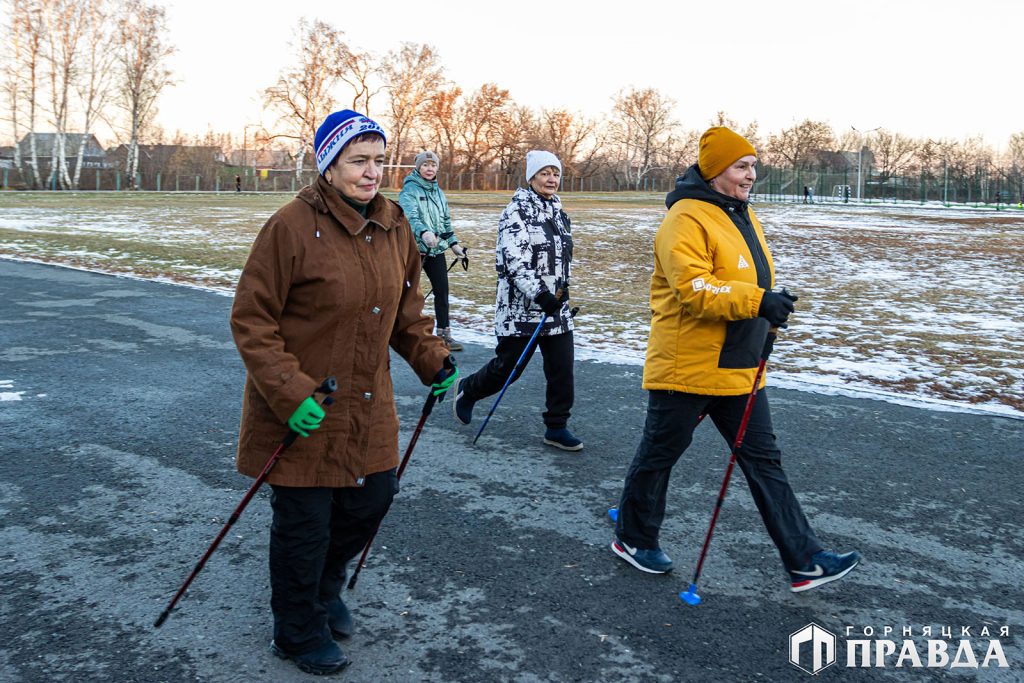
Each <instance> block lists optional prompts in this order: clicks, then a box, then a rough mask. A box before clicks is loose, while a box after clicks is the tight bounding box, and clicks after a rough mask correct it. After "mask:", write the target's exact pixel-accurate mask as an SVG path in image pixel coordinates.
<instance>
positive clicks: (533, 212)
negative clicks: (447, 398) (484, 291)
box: [452, 150, 583, 451]
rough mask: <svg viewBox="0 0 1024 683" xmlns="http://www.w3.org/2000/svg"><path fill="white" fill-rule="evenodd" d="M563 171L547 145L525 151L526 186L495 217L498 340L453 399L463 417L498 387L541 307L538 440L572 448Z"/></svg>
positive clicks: (568, 244)
mask: <svg viewBox="0 0 1024 683" xmlns="http://www.w3.org/2000/svg"><path fill="white" fill-rule="evenodd" d="M561 176H562V164H561V162H559V161H558V158H557V157H556V156H555V155H554V154H552V153H551V152H545V151H540V150H534V151H531V152H529V153H528V154H527V155H526V179H527V181H528V183H529V186H528V187H524V188H519V189H518V190H516V192H515V194H514V195H513V196H512V201H511V202H509V205H508V206H507V207H505V211H504V212H503V213H502V214H501V219H500V220H499V221H498V245H497V248H496V250H495V266H496V268H497V271H498V294H497V301H496V303H495V311H494V333H495V335H497V337H498V347H497V349H495V357H494V358H493V359H492V360H491V361H490V362H489V363H488V364H487V365H485V366H484V367H482V368H480V369H479V370H478V371H476V372H475V373H474V374H472V375H470V376H468V377H466V378H465V379H464V380H462V382H461V383H459V385H458V388H457V389H456V400H455V401H453V402H452V407H453V409H454V411H455V418H456V419H457V420H458V421H459V422H460V423H462V424H464V425H468V424H469V423H470V421H471V420H472V417H473V405H474V404H475V403H476V402H477V401H480V400H481V399H484V398H487V397H488V396H491V395H493V394H496V393H498V392H499V391H501V388H502V386H504V384H505V381H506V380H507V379H508V377H509V375H510V373H511V372H512V369H513V368H514V367H515V364H516V361H517V360H519V357H520V356H521V355H522V353H523V351H524V350H525V349H526V346H527V344H528V343H529V341H530V337H531V336H532V335H533V333H534V332H535V331H536V330H537V325H539V324H540V323H541V320H543V319H544V316H545V315H546V316H547V318H546V320H545V322H544V327H543V328H542V329H541V331H540V335H539V336H538V344H537V345H538V346H540V352H541V355H542V356H543V358H544V377H545V378H546V379H547V393H546V397H545V398H546V401H545V403H546V410H545V411H544V413H543V418H544V426H545V427H546V429H545V431H544V443H546V444H548V445H550V446H555V447H556V448H561V449H563V450H567V451H578V450H580V449H582V448H583V442H582V441H581V440H580V439H578V438H577V437H576V436H575V435H574V434H573V433H572V432H571V431H569V428H568V426H567V424H568V421H569V415H570V411H571V410H572V404H573V362H574V361H573V358H574V352H573V337H572V331H573V321H572V315H571V314H570V312H569V306H568V301H569V281H570V278H571V274H572V272H571V271H572V246H573V243H572V231H571V226H570V223H569V216H567V215H566V213H565V211H563V210H562V202H561V200H560V199H559V198H558V195H557V194H556V192H557V191H558V185H559V182H560V181H561ZM530 355H531V356H532V352H531V354H530ZM529 360H530V359H529V358H527V359H526V360H525V361H524V362H523V364H522V365H521V366H520V367H519V370H518V371H517V373H516V376H515V377H514V378H513V380H512V381H515V380H516V379H518V378H519V375H521V374H522V372H523V370H524V369H525V368H526V365H527V363H528V362H529Z"/></svg>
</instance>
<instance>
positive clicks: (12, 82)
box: [3, 0, 46, 189]
mask: <svg viewBox="0 0 1024 683" xmlns="http://www.w3.org/2000/svg"><path fill="white" fill-rule="evenodd" d="M5 4H6V5H7V7H8V9H9V12H10V14H9V17H10V19H9V21H10V24H9V26H8V32H7V41H6V55H5V57H6V58H5V59H4V69H3V79H4V80H3V92H4V93H5V94H6V95H7V98H8V109H7V112H8V116H9V117H10V124H11V131H12V133H13V134H14V163H15V167H16V168H17V169H18V173H19V175H21V177H22V178H23V179H25V180H26V181H27V183H28V185H29V186H30V187H32V188H33V189H37V188H39V187H41V186H42V177H41V176H40V173H39V157H38V149H37V147H36V124H37V121H38V115H39V99H40V97H41V89H42V88H41V83H40V81H41V79H42V65H43V46H44V38H45V35H46V31H45V23H44V21H43V11H42V6H41V3H40V2H39V0H6V3H5ZM22 131H27V136H28V168H29V169H30V170H31V174H30V175H26V173H25V160H24V159H23V158H22V150H21V144H20V142H21V139H22Z"/></svg>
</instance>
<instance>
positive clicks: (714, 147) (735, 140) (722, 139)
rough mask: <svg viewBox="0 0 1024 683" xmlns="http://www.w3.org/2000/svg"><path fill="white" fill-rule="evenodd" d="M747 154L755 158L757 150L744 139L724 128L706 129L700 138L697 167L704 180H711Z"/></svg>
mask: <svg viewBox="0 0 1024 683" xmlns="http://www.w3.org/2000/svg"><path fill="white" fill-rule="evenodd" d="M748 154H753V155H754V156H757V150H755V149H754V146H753V145H752V144H750V142H748V141H747V139H746V138H745V137H743V136H742V135H740V134H738V133H734V132H733V131H731V130H729V129H728V128H726V127H725V126H715V127H714V128H708V129H707V130H706V131H705V132H704V135H702V136H700V152H699V153H698V154H697V167H698V168H699V169H700V174H701V176H703V177H704V180H711V179H712V178H714V177H715V176H717V175H718V174H719V173H721V172H722V171H724V170H725V169H727V168H729V166H731V165H732V164H733V162H735V161H736V160H737V159H740V158H742V157H745V156H747V155H748Z"/></svg>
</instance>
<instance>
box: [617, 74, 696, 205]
mask: <svg viewBox="0 0 1024 683" xmlns="http://www.w3.org/2000/svg"><path fill="white" fill-rule="evenodd" d="M675 106H676V102H675V100H673V99H672V98H670V97H667V96H665V95H662V94H661V93H660V92H658V91H657V90H655V89H654V88H644V89H642V90H638V89H636V88H633V89H630V90H628V91H620V92H619V94H618V95H616V96H615V104H614V106H613V107H612V114H613V122H612V127H611V132H612V140H613V141H614V142H615V144H616V146H617V148H618V149H617V151H616V154H617V157H618V165H619V167H620V168H621V170H622V174H623V176H624V177H625V179H626V181H627V183H628V184H630V185H632V186H633V188H634V189H636V190H639V189H640V184H641V183H642V182H643V179H644V178H645V177H646V176H647V175H648V174H649V173H650V172H651V171H653V170H655V169H656V168H659V167H661V165H663V164H664V162H665V156H666V155H667V153H668V152H669V150H670V149H671V147H672V145H673V141H674V140H673V135H674V134H675V132H676V130H677V129H678V128H679V124H678V122H677V121H676V120H675V119H674V118H673V116H672V111H673V110H674V109H675Z"/></svg>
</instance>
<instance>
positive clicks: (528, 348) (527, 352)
mask: <svg viewBox="0 0 1024 683" xmlns="http://www.w3.org/2000/svg"><path fill="white" fill-rule="evenodd" d="M555 295H556V296H558V297H559V298H561V296H562V290H561V289H559V290H558V291H557V292H555ZM579 310H580V307H579V306H576V307H574V308H573V309H572V310H571V311H569V316H570V317H573V318H575V317H576V314H577V313H579ZM548 317H549V316H548V314H547V313H545V314H544V317H543V318H541V319H540V323H538V324H537V329H536V330H534V331H533V336H532V337H530V341H528V342H526V348H525V349H523V353H522V354H520V356H519V360H517V361H516V364H515V366H514V367H513V368H512V372H510V373H509V375H508V379H507V380H505V386H503V387H502V388H501V392H500V393H499V394H498V397H497V398H496V399H494V403H492V404H491V411H490V412H489V413H487V417H485V418H484V423H483V424H482V425H480V430H479V431H478V432H477V433H476V436H474V437H473V443H474V444H475V443H476V440H477V439H479V438H480V435H481V434H483V433H484V427H486V426H487V423H488V422H489V421H490V419H491V415H494V411H495V410H496V409H497V408H498V404H499V403H501V397H502V396H504V395H505V390H506V389H508V385H510V384H512V378H513V377H515V376H516V370H518V369H519V366H520V365H522V364H523V359H525V358H529V357H530V354H531V353H533V344H534V342H535V341H536V340H537V335H539V334H540V330H541V328H542V327H544V323H546V322H547V321H548Z"/></svg>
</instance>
